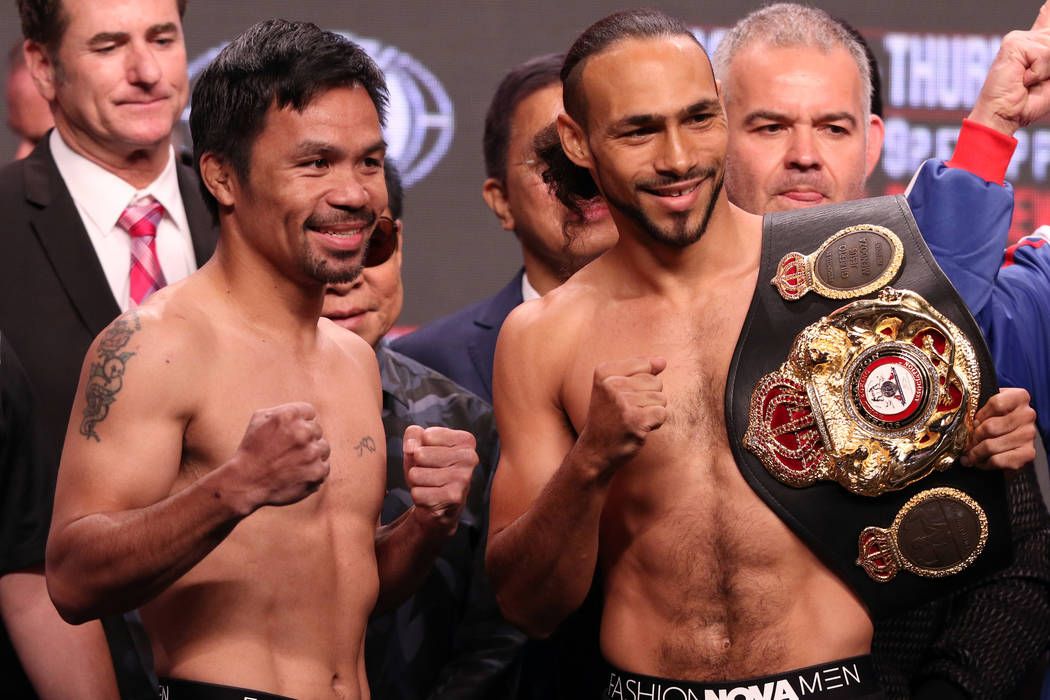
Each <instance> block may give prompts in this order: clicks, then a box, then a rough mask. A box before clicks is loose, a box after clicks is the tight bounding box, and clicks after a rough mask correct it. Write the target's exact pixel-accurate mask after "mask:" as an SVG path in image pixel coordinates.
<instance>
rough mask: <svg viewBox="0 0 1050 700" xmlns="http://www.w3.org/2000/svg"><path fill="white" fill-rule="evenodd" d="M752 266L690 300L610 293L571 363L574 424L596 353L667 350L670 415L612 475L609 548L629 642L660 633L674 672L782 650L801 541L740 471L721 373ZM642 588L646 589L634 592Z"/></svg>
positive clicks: (612, 592)
mask: <svg viewBox="0 0 1050 700" xmlns="http://www.w3.org/2000/svg"><path fill="white" fill-rule="evenodd" d="M752 280H753V278H751V279H749V280H741V281H739V283H737V284H736V285H735V286H727V287H726V288H724V289H719V290H716V292H714V293H711V294H708V295H706V296H700V297H698V298H697V299H696V300H695V302H694V303H693V304H692V305H689V306H678V307H677V308H670V307H665V306H661V305H660V304H659V303H650V304H648V305H646V306H647V308H648V309H649V311H650V312H651V313H650V314H649V315H643V314H642V313H641V312H642V309H643V307H642V306H639V307H637V308H634V309H623V308H620V309H617V308H615V307H612V306H610V307H607V308H606V309H604V310H603V312H602V314H601V316H602V319H601V320H602V323H600V324H596V325H595V327H594V328H591V329H589V331H588V333H586V334H584V337H586V338H587V342H586V344H584V345H581V347H580V349H579V350H578V351H577V353H576V355H575V357H574V360H573V363H572V370H571V372H570V373H569V375H568V376H569V377H571V378H570V379H569V380H568V382H567V385H566V391H565V394H566V397H568V398H567V400H566V407H567V409H568V413H569V416H570V419H571V422H572V423H573V425H574V427H575V428H576V430H577V432H578V431H579V430H580V429H582V427H583V425H584V422H585V421H586V411H587V405H588V404H587V400H588V398H589V394H590V386H591V377H592V372H593V367H594V366H595V365H596V364H598V363H599V362H602V361H605V360H609V359H617V358H627V357H635V356H642V357H645V356H649V357H652V356H659V357H663V358H665V359H666V360H667V368H666V369H665V370H664V371H663V372H662V373H661V374H660V377H661V379H662V380H663V391H664V394H665V396H666V397H667V407H668V411H667V420H666V422H665V423H664V425H663V426H661V427H660V428H659V429H658V430H656V431H654V432H652V433H651V434H650V435H649V436H648V438H647V439H646V443H645V446H644V447H643V448H642V450H641V451H640V452H639V454H638V455H637V457H636V458H635V459H634V460H632V461H631V462H630V463H629V464H627V465H626V466H624V467H623V468H622V469H621V471H620V472H619V473H618V474H617V476H616V477H615V479H614V481H613V484H612V488H611V489H610V493H609V497H608V500H607V502H606V506H605V511H604V513H603V518H602V530H601V558H602V561H603V562H604V564H603V566H604V574H605V581H606V593H607V601H606V611H607V614H609V615H613V616H615V619H616V620H617V625H619V626H620V628H621V629H632V630H634V632H633V634H636V635H637V636H636V637H635V641H634V642H633V644H634V645H637V643H638V640H639V639H641V638H642V637H645V636H646V635H647V634H648V633H650V632H651V633H653V640H654V642H653V647H654V648H653V649H651V651H652V653H653V655H654V663H656V664H657V665H658V667H659V668H661V669H662V670H663V671H664V672H666V673H668V674H669V675H673V673H674V672H676V671H677V672H682V673H685V672H688V673H691V674H695V673H697V672H698V671H697V670H698V669H699V668H704V669H707V672H712V671H714V673H715V674H716V675H717V674H718V673H720V672H724V671H726V670H727V669H728V668H729V667H740V666H741V665H742V664H744V665H746V663H748V662H749V661H758V660H759V659H762V660H766V661H768V660H770V659H771V658H775V657H776V656H777V653H776V651H775V644H772V643H771V642H770V641H769V640H770V639H772V638H773V637H774V635H771V634H769V633H768V630H771V629H776V627H777V620H778V619H779V618H780V616H781V615H782V610H783V609H786V608H787V607H788V605H787V601H786V599H785V597H784V596H785V594H786V593H785V590H784V589H783V587H782V586H779V585H778V584H777V582H776V581H777V579H778V577H780V576H782V574H783V573H784V566H785V563H787V565H788V566H794V564H792V563H791V562H792V557H793V556H794V553H795V552H796V551H797V548H798V547H799V546H801V545H800V544H799V543H798V541H797V539H796V538H795V537H794V536H793V535H792V534H791V533H790V531H789V530H788V529H787V528H786V526H785V525H784V524H783V523H782V522H781V521H780V520H779V519H778V518H777V517H776V515H774V514H773V513H772V511H770V510H769V509H768V507H766V506H765V504H764V503H763V502H762V501H761V500H760V499H759V498H758V497H757V496H756V495H755V493H754V492H753V491H752V489H751V488H750V486H748V484H747V483H746V482H745V481H744V479H743V477H742V475H741V474H740V471H739V469H738V468H737V466H736V463H735V461H734V459H733V456H732V453H731V451H730V447H729V442H728V438H727V435H726V428H725V414H724V394H725V378H726V375H727V373H728V370H729V365H730V362H731V359H732V354H733V351H734V349H735V347H736V343H737V340H738V337H739V334H740V330H741V327H742V325H743V321H744V318H745V316H746V313H747V308H748V304H749V301H750V298H751V293H752V291H753V281H752ZM630 311H633V312H634V313H629V312H630ZM613 318H619V319H620V322H619V323H612V322H611V321H612V319H613ZM641 591H644V596H645V598H646V601H645V602H644V603H640V602H639V600H638V599H637V598H636V597H635V596H636V595H637V594H639V592H641ZM636 625H637V626H636ZM648 625H652V627H651V628H649V629H643V628H646V627H647V626H648ZM657 640H658V641H657ZM629 645H630V644H629ZM687 669H688V671H687ZM715 669H718V670H717V671H716V670H715Z"/></svg>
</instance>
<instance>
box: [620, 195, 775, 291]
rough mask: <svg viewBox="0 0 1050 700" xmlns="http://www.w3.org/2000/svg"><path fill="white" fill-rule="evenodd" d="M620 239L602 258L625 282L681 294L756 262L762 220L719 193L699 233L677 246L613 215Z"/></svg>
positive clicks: (622, 217)
mask: <svg viewBox="0 0 1050 700" xmlns="http://www.w3.org/2000/svg"><path fill="white" fill-rule="evenodd" d="M614 218H616V220H617V228H618V229H619V231H620V238H619V241H618V242H617V244H616V245H615V246H614V247H613V249H612V250H611V251H609V253H607V254H606V257H610V254H612V255H611V257H610V262H614V264H616V265H617V266H619V267H621V268H624V273H625V274H624V282H625V284H626V283H627V280H631V282H632V283H633V284H637V285H640V287H642V288H645V289H641V288H640V289H638V290H637V291H638V293H645V290H646V289H648V291H650V292H655V293H658V294H660V295H668V296H673V295H674V294H675V293H676V292H677V291H679V290H681V291H682V292H683V293H685V294H686V295H688V294H690V293H691V292H690V290H692V289H694V288H703V287H706V286H709V285H710V284H712V280H715V279H717V278H719V277H720V276H722V275H735V274H739V273H742V272H745V273H746V272H747V271H750V270H751V268H755V267H757V265H758V261H759V254H760V250H761V241H762V236H761V231H762V222H761V219H760V218H758V217H756V216H754V215H752V214H748V213H747V212H745V211H744V210H742V209H740V208H739V207H736V206H734V205H731V204H730V203H729V201H728V199H726V197H725V194H724V192H723V193H722V194H721V195H720V197H719V202H718V203H717V204H716V206H715V207H714V209H713V210H712V213H711V217H710V219H709V220H708V222H707V228H706V230H705V231H704V233H703V235H702V236H701V237H700V239H699V240H697V241H696V242H695V243H693V244H691V245H688V246H685V247H677V246H673V245H668V244H666V243H661V242H659V241H657V240H655V239H654V238H653V237H652V236H651V235H649V233H647V232H646V231H643V230H641V229H640V228H639V227H638V226H637V224H635V223H634V221H633V220H631V219H629V218H627V217H624V216H617V215H616V214H614Z"/></svg>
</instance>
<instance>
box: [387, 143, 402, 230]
mask: <svg viewBox="0 0 1050 700" xmlns="http://www.w3.org/2000/svg"><path fill="white" fill-rule="evenodd" d="M383 180H384V181H386V202H387V203H386V205H387V207H388V208H389V209H390V218H392V219H393V220H394V221H397V220H398V219H400V218H401V213H402V211H403V209H402V207H403V205H404V203H405V187H404V185H402V184H401V171H400V170H398V168H397V164H396V163H395V162H394V160H393V159H392V158H387V159H386V160H385V161H384V162H383Z"/></svg>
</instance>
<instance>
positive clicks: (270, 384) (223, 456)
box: [180, 339, 384, 526]
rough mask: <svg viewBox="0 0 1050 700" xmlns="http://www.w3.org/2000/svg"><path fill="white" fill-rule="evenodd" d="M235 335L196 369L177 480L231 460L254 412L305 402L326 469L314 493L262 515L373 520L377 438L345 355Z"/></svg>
mask: <svg viewBox="0 0 1050 700" xmlns="http://www.w3.org/2000/svg"><path fill="white" fill-rule="evenodd" d="M238 340H240V339H235V340H232V341H231V342H229V343H228V344H227V345H225V346H223V347H222V351H221V352H220V353H218V354H217V355H216V356H215V357H214V358H213V359H212V361H211V362H210V363H209V367H208V369H207V371H204V372H202V373H201V386H200V387H199V388H198V401H197V406H196V410H195V413H194V415H193V417H192V419H191V420H190V421H189V424H188V425H187V428H186V431H185V436H184V445H183V466H182V473H181V474H180V479H188V480H192V479H195V478H197V477H199V476H200V475H201V474H202V473H204V472H206V471H209V470H211V469H214V468H216V467H218V466H219V465H221V464H222V463H224V462H225V461H226V460H228V459H229V458H230V457H232V456H233V454H234V453H235V452H236V450H237V447H238V445H239V444H240V441H241V439H242V438H243V436H244V432H245V430H246V428H247V427H248V424H249V422H250V421H251V418H252V414H253V413H254V412H255V411H257V410H260V409H266V408H270V407H273V406H277V405H280V404H285V403H293V402H305V403H309V404H311V405H312V406H313V407H314V409H315V410H316V412H317V421H318V422H319V423H320V425H321V428H322V429H323V431H324V439H325V440H326V441H327V442H328V444H329V445H330V446H331V449H332V454H331V458H330V460H329V462H330V466H331V471H330V474H329V476H328V478H327V479H326V480H325V483H324V485H323V486H322V488H321V489H320V491H319V492H318V494H315V496H317V497H316V498H315V497H314V496H312V497H310V498H307V499H305V500H304V501H302V502H301V503H300V504H294V505H292V506H289V507H283V508H280V509H266V511H263V512H265V513H266V514H267V515H271V516H274V517H273V518H272V519H274V520H276V521H281V520H284V519H286V518H296V519H299V518H301V519H304V520H306V521H312V520H318V519H319V520H321V521H327V520H328V519H329V518H330V517H339V514H340V513H353V514H354V516H356V518H361V519H366V520H368V521H369V522H370V523H374V521H375V517H376V516H377V514H378V510H377V509H378V501H379V500H380V499H381V498H382V492H383V473H384V472H383V470H384V468H383V464H384V461H383V460H384V449H383V448H384V439H383V428H382V423H381V421H380V415H379V407H378V400H377V399H376V390H375V388H374V387H373V386H372V385H371V383H370V380H369V378H368V376H367V375H366V374H365V373H363V371H362V369H361V367H360V366H359V365H358V363H357V362H355V361H354V360H353V359H352V358H349V357H347V356H346V355H345V354H343V353H339V352H334V351H333V350H332V348H320V349H318V350H317V351H316V352H314V353H309V354H304V353H296V352H294V351H293V350H290V349H285V348H279V347H276V348H275V347H273V346H272V345H271V344H258V343H250V342H238ZM257 514H261V513H257ZM253 518H254V515H253ZM254 519H255V520H256V521H262V520H264V518H254ZM269 519H271V518H266V520H269ZM259 524H260V525H261V524H262V523H261V522H260V523H259ZM321 524H322V523H318V525H319V526H320V525H321Z"/></svg>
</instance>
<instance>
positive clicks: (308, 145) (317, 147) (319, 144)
mask: <svg viewBox="0 0 1050 700" xmlns="http://www.w3.org/2000/svg"><path fill="white" fill-rule="evenodd" d="M386 147H387V146H386V140H385V139H377V140H376V141H374V142H372V143H371V144H369V145H368V146H367V147H366V148H365V149H364V150H363V152H364V153H374V152H375V151H384V152H385V151H386ZM341 150H342V149H340V148H339V147H337V146H335V145H334V144H332V143H331V142H329V141H317V140H315V139H311V140H309V141H303V142H301V143H299V144H298V145H297V146H296V147H295V152H294V156H295V157H301V156H305V155H308V154H311V153H331V152H333V151H341Z"/></svg>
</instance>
